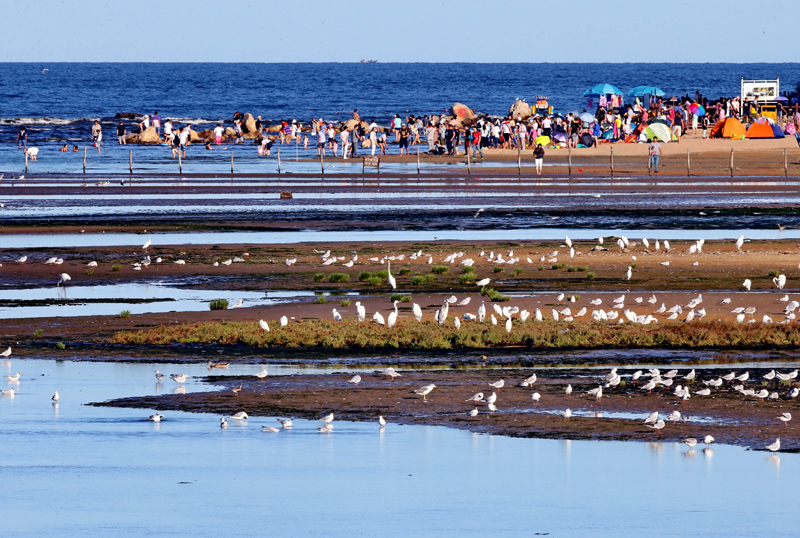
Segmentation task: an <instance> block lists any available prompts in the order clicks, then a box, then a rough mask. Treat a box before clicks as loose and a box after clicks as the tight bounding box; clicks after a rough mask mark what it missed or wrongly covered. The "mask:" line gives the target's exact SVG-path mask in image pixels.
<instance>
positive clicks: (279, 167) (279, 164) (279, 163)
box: [278, 148, 281, 174]
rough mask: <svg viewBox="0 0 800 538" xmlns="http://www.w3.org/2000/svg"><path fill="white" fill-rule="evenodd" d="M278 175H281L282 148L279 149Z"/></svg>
mask: <svg viewBox="0 0 800 538" xmlns="http://www.w3.org/2000/svg"><path fill="white" fill-rule="evenodd" d="M278 173H279V174H280V173H281V148H278Z"/></svg>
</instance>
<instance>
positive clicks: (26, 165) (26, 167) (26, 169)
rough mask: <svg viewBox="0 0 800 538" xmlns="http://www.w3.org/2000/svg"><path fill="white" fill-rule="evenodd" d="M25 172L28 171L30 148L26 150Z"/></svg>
mask: <svg viewBox="0 0 800 538" xmlns="http://www.w3.org/2000/svg"><path fill="white" fill-rule="evenodd" d="M25 173H26V174H27V173H28V150H27V149H26V150H25Z"/></svg>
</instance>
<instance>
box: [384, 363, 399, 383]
mask: <svg viewBox="0 0 800 538" xmlns="http://www.w3.org/2000/svg"><path fill="white" fill-rule="evenodd" d="M383 374H384V375H385V376H387V377H388V378H389V379H391V380H392V381H394V378H395V377H403V375H402V374H399V373H398V372H397V370H395V369H394V368H392V367H391V366H389V367H388V368H384V370H383Z"/></svg>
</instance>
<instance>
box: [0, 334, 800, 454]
mask: <svg viewBox="0 0 800 538" xmlns="http://www.w3.org/2000/svg"><path fill="white" fill-rule="evenodd" d="M11 352H12V351H11V347H8V348H7V349H6V350H5V351H3V352H0V357H4V358H5V360H6V361H9V357H10V356H11ZM208 366H209V368H226V367H227V366H228V363H213V362H209V363H208ZM381 373H382V375H384V376H386V377H387V378H389V379H390V380H392V381H394V380H395V379H397V378H399V377H402V374H401V373H400V372H398V371H397V370H396V369H395V368H394V367H387V368H385V369H383V370H382V372H381ZM798 373H799V371H798V370H797V369H795V370H793V371H791V372H787V373H781V372H777V371H775V370H771V371H769V372H768V373H766V374H765V375H763V376H761V379H760V380H759V379H756V378H751V376H750V373H749V372H747V371H745V372H744V373H741V374H738V375H737V373H736V372H730V373H727V374H724V375H719V376H713V377H711V378H709V379H706V380H703V381H701V380H700V379H699V377H698V375H697V372H696V370H695V369H692V370H691V371H689V372H687V373H685V374H684V375H679V372H678V370H677V369H671V370H669V371H667V372H664V373H663V374H662V372H661V371H660V370H659V369H658V368H651V369H648V371H647V372H645V371H644V370H636V371H635V372H633V373H632V374H629V375H628V374H624V376H625V377H629V380H628V382H630V383H633V384H634V385H636V384H637V383H638V387H637V388H638V389H639V390H642V391H647V392H648V393H652V391H653V390H658V389H667V390H671V391H672V394H673V395H674V396H675V397H676V398H678V401H679V403H683V402H686V401H687V400H689V399H690V398H691V397H692V395H695V396H700V397H706V396H710V395H711V394H712V391H713V390H718V389H722V388H723V387H727V388H729V389H732V390H734V391H736V392H739V393H740V394H741V395H742V396H745V397H751V398H753V399H758V400H761V401H764V400H765V399H772V400H776V399H780V398H781V395H780V394H779V392H778V391H777V390H772V391H770V390H767V389H764V388H762V389H760V390H758V391H756V388H752V387H750V388H746V383H747V382H748V381H749V382H756V381H759V382H760V383H761V384H762V385H764V384H766V385H769V384H772V383H775V382H778V383H780V382H784V383H791V382H792V381H793V380H795V379H797V377H798ZM154 375H155V378H156V381H157V382H158V383H161V382H162V381H163V379H164V377H165V376H164V374H163V373H161V372H160V371H159V370H155V373H154ZM253 376H254V377H255V378H257V379H259V380H264V379H266V378H267V377H268V376H269V369H268V367H267V366H262V369H261V370H260V371H259V372H257V373H255V374H253ZM4 377H5V378H6V379H7V380H8V383H11V384H19V383H20V379H21V378H22V373H21V372H17V373H15V374H8V375H5V376H4ZM169 377H170V379H171V380H173V381H174V382H176V383H178V384H181V385H182V384H183V383H186V381H188V380H189V375H188V374H185V373H177V374H169ZM362 380H363V378H362V376H361V375H360V374H356V375H354V376H352V377H351V378H350V379H349V380H348V383H349V384H350V385H353V386H355V387H358V386H359V384H360V383H361V382H362ZM539 380H540V378H539V377H538V375H537V374H536V373H533V374H531V375H530V376H528V377H527V378H525V379H523V380H522V381H521V382H519V383H518V385H517V386H519V387H523V388H529V389H530V388H533V387H534V385H535V384H536V382H537V381H539ZM645 380H646V382H645ZM622 381H623V374H620V372H619V369H618V368H617V367H614V368H612V369H611V371H610V372H608V373H607V374H605V375H604V376H603V378H602V379H601V381H600V383H599V384H598V385H597V387H595V388H592V389H589V390H588V391H586V395H588V396H589V397H590V398H593V399H595V400H596V401H598V402H599V401H601V400H602V398H603V396H604V394H605V393H606V392H608V391H609V390H613V389H615V388H616V387H619V386H620V385H621V383H622ZM695 382H701V383H702V384H703V386H704V388H702V389H698V390H692V389H691V388H690V386H689V385H690V384H693V383H695ZM677 383H680V384H677ZM683 383H685V386H684V384H683ZM726 384H727V385H726ZM673 385H675V386H674V388H673ZM488 386H489V387H490V388H491V389H492V392H491V394H488V395H485V394H484V392H477V393H475V394H473V395H472V396H471V397H469V398H467V399H466V400H465V402H467V403H471V404H472V405H473V409H471V410H470V411H468V412H467V413H466V414H467V416H469V418H470V419H475V418H476V417H477V416H478V415H479V414H480V411H479V410H478V405H479V404H485V405H486V409H487V411H488V412H490V413H494V412H496V411H497V410H498V407H497V401H498V393H499V392H500V391H501V389H503V388H504V387H506V386H507V385H506V382H505V380H504V379H501V380H498V381H494V382H491V383H488ZM435 388H436V385H435V384H434V383H430V384H427V385H424V386H422V387H420V388H418V389H415V390H413V393H414V394H416V395H418V396H422V399H423V401H427V399H428V398H427V397H428V396H429V395H430V394H431V393H432V392H433V390H434V389H435ZM241 389H242V386H241V385H239V386H237V387H233V388H232V392H233V393H234V395H236V394H238V392H239V391H241ZM573 390H574V389H573V387H572V385H571V384H567V386H566V387H565V388H564V394H565V395H566V397H568V398H569V397H570V396H571V395H572V393H573ZM0 395H2V396H10V397H14V395H15V390H14V388H13V387H11V388H9V389H4V390H2V391H0ZM798 395H800V388H798V387H792V388H791V389H790V390H789V391H788V393H787V394H786V395H785V396H784V398H786V399H795V398H797V397H798ZM60 398H61V396H60V394H59V393H58V391H55V392H54V393H53V396H52V398H51V399H52V401H53V404H55V405H57V404H58V401H59V400H60ZM530 399H531V401H532V402H533V403H534V404H536V403H540V402H541V401H542V395H541V393H540V392H537V391H534V392H532V393H531V397H530ZM560 414H561V416H563V418H564V420H565V421H568V420H569V419H570V418H571V417H572V416H573V413H572V410H571V409H570V408H567V409H565V410H564V411H563V412H561V413H560ZM595 416H602V415H601V414H599V413H597V414H595ZM163 418H164V415H163V414H161V413H159V412H156V413H154V414H153V415H150V416H149V417H148V419H147V420H148V421H151V422H156V423H160V422H161V421H162V419H163ZM248 418H249V416H248V414H247V413H246V412H245V411H239V412H237V413H234V414H233V415H230V416H227V417H222V418H221V419H220V428H222V429H226V428H227V427H228V421H229V420H234V421H237V422H244V421H247V420H248ZM276 420H277V421H278V422H279V423H280V425H281V428H276V427H274V426H262V429H263V430H264V431H265V432H269V433H277V432H279V431H280V430H281V429H285V430H289V429H292V427H293V423H292V419H291V418H289V419H283V418H277V419H276ZM686 420H687V419H686V417H685V416H684V415H682V414H681V412H680V411H678V410H673V411H672V412H670V413H669V414H666V415H665V417H664V418H661V412H659V411H653V412H652V413H650V414H649V415H648V416H647V417H646V418H645V419H644V421H643V424H644V425H645V426H647V427H649V428H652V429H653V430H656V431H658V432H661V430H663V429H664V428H665V427H666V425H667V422H681V421H686ZM776 420H778V421H781V422H783V423H784V424H785V425H788V423H789V422H790V421H791V420H792V415H791V413H789V412H784V413H782V414H781V415H780V416H778V417H776ZM319 421H320V422H322V423H323V425H322V426H320V427H319V428H318V431H319V432H320V433H332V432H333V421H334V413H333V412H331V413H329V414H327V415H325V416H324V417H322V418H320V419H319ZM378 424H379V426H380V428H381V430H383V429H384V428H385V427H386V424H387V422H386V420H385V419H384V418H383V416H379V417H378ZM682 442H683V443H684V444H686V445H687V446H688V447H689V449H690V450H691V449H692V448H694V446H696V445H697V444H698V439H697V438H694V437H688V438H685V439H683V441H682ZM713 442H714V437H713V436H711V435H706V436H705V437H703V443H704V444H705V445H706V448H708V447H709V446H710V445H711V443H713ZM764 448H765V449H766V450H769V451H771V452H773V453H774V452H777V451H779V450H780V448H781V441H780V438H777V439H776V440H775V442H773V443H770V444H769V445H766V446H765V447H764Z"/></svg>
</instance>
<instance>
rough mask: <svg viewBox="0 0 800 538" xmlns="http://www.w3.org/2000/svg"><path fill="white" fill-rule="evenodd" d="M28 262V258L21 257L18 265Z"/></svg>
mask: <svg viewBox="0 0 800 538" xmlns="http://www.w3.org/2000/svg"><path fill="white" fill-rule="evenodd" d="M26 261H28V257H27V256H23V257H21V258H20V259H18V260H17V263H25V262H26Z"/></svg>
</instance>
